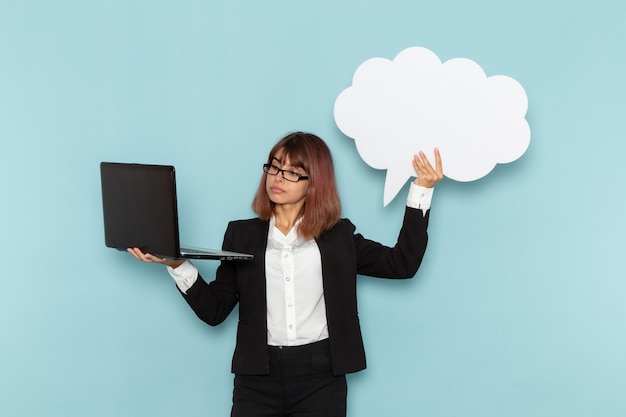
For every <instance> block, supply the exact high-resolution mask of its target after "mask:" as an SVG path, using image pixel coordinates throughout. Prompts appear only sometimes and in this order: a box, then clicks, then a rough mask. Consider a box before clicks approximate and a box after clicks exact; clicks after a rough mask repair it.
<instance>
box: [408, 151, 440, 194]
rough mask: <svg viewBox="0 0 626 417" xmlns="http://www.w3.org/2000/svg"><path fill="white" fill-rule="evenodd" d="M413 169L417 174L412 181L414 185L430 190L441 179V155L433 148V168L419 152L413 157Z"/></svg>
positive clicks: (422, 153) (423, 154)
mask: <svg viewBox="0 0 626 417" xmlns="http://www.w3.org/2000/svg"><path fill="white" fill-rule="evenodd" d="M413 169H414V170H415V173H416V174H417V179H416V180H415V181H413V183H414V184H415V185H420V186H422V187H426V188H432V187H434V186H435V184H437V183H438V182H439V181H441V179H442V178H443V166H442V165H441V154H440V153H439V149H438V148H435V168H433V166H432V165H431V164H430V161H429V160H428V158H426V154H425V153H424V152H420V153H419V154H417V155H414V156H413Z"/></svg>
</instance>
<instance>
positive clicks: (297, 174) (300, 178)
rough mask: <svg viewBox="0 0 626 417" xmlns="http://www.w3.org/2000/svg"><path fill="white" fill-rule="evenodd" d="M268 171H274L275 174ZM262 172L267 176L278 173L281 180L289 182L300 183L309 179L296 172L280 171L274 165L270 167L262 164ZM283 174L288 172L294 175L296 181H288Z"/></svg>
mask: <svg viewBox="0 0 626 417" xmlns="http://www.w3.org/2000/svg"><path fill="white" fill-rule="evenodd" d="M270 169H275V170H276V173H275V174H272V173H271V172H269V170H270ZM263 172H265V173H266V174H267V175H278V174H279V173H280V174H282V176H283V179H284V180H285V181H289V182H298V181H302V180H308V179H309V177H308V175H302V174H300V173H298V172H295V171H290V170H288V169H280V168H278V167H277V166H276V165H272V164H263ZM285 172H288V173H289V174H291V175H295V176H296V177H297V178H298V179H297V180H295V181H294V180H290V179H289V178H287V177H285Z"/></svg>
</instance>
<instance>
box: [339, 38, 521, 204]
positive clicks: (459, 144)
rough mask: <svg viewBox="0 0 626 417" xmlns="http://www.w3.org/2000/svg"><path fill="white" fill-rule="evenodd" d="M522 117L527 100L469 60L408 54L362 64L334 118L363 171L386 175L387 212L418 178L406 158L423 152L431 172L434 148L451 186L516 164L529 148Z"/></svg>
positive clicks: (514, 85)
mask: <svg viewBox="0 0 626 417" xmlns="http://www.w3.org/2000/svg"><path fill="white" fill-rule="evenodd" d="M527 109H528V99H527V97H526V92H525V91H524V88H523V87H522V86H521V85H520V84H519V83H518V82H517V81H515V80H514V79H513V78H510V77H507V76H504V75H494V76H490V77H487V76H486V75H485V72H484V71H483V70H482V68H481V67H480V66H479V65H478V64H477V63H475V62H474V61H472V60H470V59H466V58H454V59H451V60H449V61H446V62H444V63H442V62H441V60H440V59H439V58H438V57H437V55H435V53H433V52H432V51H430V50H428V49H426V48H422V47H412V48H408V49H405V50H403V51H402V52H400V53H399V54H398V55H397V56H396V57H395V58H394V59H393V61H391V60H389V59H385V58H372V59H368V60H367V61H365V62H363V63H362V64H361V65H360V66H359V67H358V68H357V70H356V72H355V73H354V77H353V79H352V86H351V87H348V88H346V89H345V90H343V91H342V92H341V94H339V96H338V97H337V99H336V101H335V110H334V112H335V122H336V123H337V126H338V127H339V129H340V130H341V131H342V132H343V133H344V134H345V135H346V136H348V137H350V138H352V139H354V140H355V142H356V147H357V150H358V152H359V155H361V158H362V159H363V160H364V161H365V163H367V164H368V165H370V166H371V167H373V168H376V169H386V170H387V177H386V181H385V192H384V204H385V205H387V204H388V203H389V202H391V200H393V198H394V197H395V196H396V194H397V193H398V192H399V191H400V189H401V188H402V187H403V186H404V184H405V183H406V182H407V180H409V179H410V178H411V177H414V176H415V172H414V171H413V167H412V165H411V158H412V157H413V155H414V154H415V153H417V152H418V151H420V150H423V151H424V152H425V153H426V155H427V156H428V158H429V160H430V161H431V162H432V163H433V165H434V153H433V150H434V148H435V147H438V148H439V150H440V151H441V156H442V160H443V168H444V175H445V176H446V177H448V178H450V179H453V180H456V181H474V180H477V179H479V178H482V177H484V176H485V175H487V174H488V173H489V172H491V170H493V168H494V167H495V166H496V164H504V163H508V162H512V161H514V160H516V159H518V158H519V157H520V156H522V154H523V153H524V152H525V151H526V149H527V148H528V145H529V143H530V128H529V126H528V122H527V121H526V119H525V117H526V111H527Z"/></svg>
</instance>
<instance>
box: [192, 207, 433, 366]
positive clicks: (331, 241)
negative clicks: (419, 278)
mask: <svg viewBox="0 0 626 417" xmlns="http://www.w3.org/2000/svg"><path fill="white" fill-rule="evenodd" d="M428 216H429V211H428V212H427V213H426V216H424V215H423V214H422V210H418V209H412V208H409V207H407V208H406V211H405V215H404V221H403V224H402V228H401V230H400V234H399V236H398V241H397V243H396V245H395V246H394V247H393V248H390V247H386V246H383V245H381V244H380V243H377V242H374V241H371V240H367V239H365V238H364V237H363V236H361V234H358V233H356V234H355V227H354V225H353V224H352V223H351V222H350V221H349V220H347V219H342V220H341V221H340V222H339V223H338V224H337V225H336V226H335V227H333V228H332V229H331V230H329V231H328V232H325V233H323V234H322V235H321V236H320V237H319V238H317V239H316V242H317V245H318V247H319V250H320V253H321V260H322V279H323V286H324V299H325V302H326V318H327V321H328V332H329V341H330V351H331V362H332V367H333V373H334V374H335V375H342V374H346V373H350V372H357V371H360V370H362V369H364V368H365V350H364V348H363V339H362V337H361V327H360V325H359V316H358V311H357V299H356V298H357V292H356V277H357V274H360V275H369V276H374V277H379V278H412V277H413V276H414V275H415V273H416V272H417V269H418V268H419V265H420V263H421V262H422V258H423V256H424V252H425V250H426V242H427V239H428V236H427V233H426V229H427V226H428ZM268 229H269V222H268V221H263V220H260V219H250V220H239V221H234V222H231V223H229V225H228V228H227V230H226V233H225V236H224V244H223V249H224V250H229V251H237V252H245V253H251V254H253V255H254V259H253V260H251V261H223V262H222V263H221V264H220V266H219V267H218V269H217V272H216V278H215V280H214V281H212V282H211V283H208V284H207V283H206V281H204V280H203V279H202V278H201V277H199V278H198V280H197V281H196V283H194V285H193V286H192V287H191V288H190V289H189V290H187V294H183V296H184V297H185V300H186V301H187V302H188V303H189V305H190V306H191V308H192V309H193V311H194V312H195V313H196V315H197V316H198V317H199V318H200V319H201V320H203V321H204V322H206V323H208V324H210V325H212V326H215V325H217V324H219V323H221V322H222V321H224V320H225V319H226V317H227V316H228V315H229V314H230V312H231V311H232V310H233V308H234V307H235V305H236V304H237V303H238V302H239V325H238V329H237V344H236V347H235V353H234V355H233V362H232V372H234V373H236V374H246V375H266V374H269V371H270V369H269V353H268V348H267V324H266V322H267V305H266V296H265V294H266V290H265V248H266V245H267V235H268Z"/></svg>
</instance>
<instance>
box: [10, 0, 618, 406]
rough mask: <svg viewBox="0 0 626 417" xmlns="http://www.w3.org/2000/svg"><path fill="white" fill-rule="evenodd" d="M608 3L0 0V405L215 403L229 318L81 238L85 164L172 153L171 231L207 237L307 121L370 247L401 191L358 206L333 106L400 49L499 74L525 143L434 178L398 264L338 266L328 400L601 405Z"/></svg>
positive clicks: (362, 197)
mask: <svg viewBox="0 0 626 417" xmlns="http://www.w3.org/2000/svg"><path fill="white" fill-rule="evenodd" d="M625 18H626V3H624V2H623V1H621V0H579V1H575V2H572V1H564V0H550V1H545V0H528V1H524V2H519V1H517V2H513V1H498V0H476V1H472V2H466V1H461V0H441V1H437V2H434V1H428V2H427V1H410V0H404V1H393V0H391V1H390V0H384V1H383V0H371V1H365V2H363V1H357V0H344V1H301V0H281V1H278V0H266V1H251V0H249V1H232V0H228V1H226V0H214V1H199V0H195V1H194V0H177V1H169V0H159V1H121V0H110V1H91V2H85V1H78V0H59V1H55V2H38V1H34V0H19V1H18V0H0V140H1V141H2V142H1V143H2V152H1V155H2V156H1V158H2V164H0V170H1V171H0V173H1V175H2V186H1V188H0V190H1V191H2V205H1V209H0V212H1V213H2V216H0V226H1V230H0V234H1V236H2V238H1V239H0V256H1V257H2V258H1V261H2V262H1V263H2V266H3V268H2V269H3V271H2V286H1V288H2V289H1V290H0V334H1V337H0V375H1V377H0V415H3V416H12V417H19V416H64V417H71V416H85V415H89V416H129V417H130V416H133V417H136V416H153V417H157V416H180V415H185V416H199V415H202V416H207V415H208V416H224V415H227V414H228V410H229V407H230V395H231V389H232V388H231V387H232V376H231V375H230V374H229V367H230V357H231V353H232V348H233V345H234V332H235V327H236V317H235V316H236V315H233V317H230V318H229V319H228V321H227V322H226V323H225V324H224V325H222V326H220V327H217V328H209V327H208V326H205V325H204V324H203V323H201V322H200V321H199V320H197V319H196V318H195V316H194V315H193V313H192V312H191V311H190V310H189V309H188V307H187V306H186V304H185V303H184V301H183V300H182V299H181V297H180V296H179V295H178V293H177V291H176V289H175V286H174V285H173V283H172V282H171V280H170V278H169V276H168V275H167V274H166V272H165V271H164V270H162V269H161V268H160V267H158V266H154V265H143V264H140V263H138V262H136V261H134V260H132V259H131V258H130V256H128V255H126V254H124V253H120V252H117V251H114V250H112V249H107V248H105V246H104V243H103V233H102V210H101V200H100V184H99V171H98V164H99V162H100V161H102V160H110V161H127V162H143V163H168V164H174V165H175V166H176V167H177V171H178V181H179V205H180V211H181V213H180V215H181V223H182V224H181V227H182V230H181V235H182V236H183V237H184V240H185V241H186V242H187V243H190V244H196V245H202V246H219V245H220V244H221V238H222V233H223V230H224V228H225V226H226V223H227V221H228V220H230V219H235V218H243V217H249V216H251V215H252V213H251V211H250V209H249V206H250V202H251V198H252V194H253V192H254V189H255V187H256V184H257V181H258V178H259V174H260V166H261V164H262V163H263V162H264V158H265V157H266V152H267V151H268V149H269V147H270V146H271V145H272V144H273V143H274V142H275V141H276V140H277V139H278V138H279V137H281V136H282V135H283V134H284V133H286V132H288V131H291V130H295V129H302V130H310V131H313V132H316V133H318V134H319V135H320V136H322V137H324V138H325V139H326V140H327V142H328V143H329V145H330V147H331V149H332V151H333V152H334V155H335V159H336V164H337V171H338V176H339V181H340V189H341V192H342V197H343V203H344V215H345V216H347V217H350V218H351V219H352V221H353V222H354V223H355V224H357V226H358V227H359V231H361V232H362V233H364V234H365V235H366V236H368V237H371V238H374V239H377V240H380V241H382V242H384V243H388V244H391V243H393V241H394V238H395V234H396V232H397V230H398V227H399V222H400V218H401V214H402V210H403V201H402V200H403V199H404V197H399V198H397V199H396V200H394V202H393V203H392V204H390V205H389V206H387V207H385V208H383V206H382V190H383V185H384V179H385V173H384V172H382V171H376V170H373V169H371V168H369V167H368V166H367V165H365V164H364V163H363V162H362V161H361V160H360V158H359V156H358V153H357V152H356V149H355V148H354V141H352V140H351V139H349V138H347V137H345V136H343V135H342V134H341V132H339V130H338V129H337V127H336V126H335V124H334V121H333V113H332V112H333V104H334V100H335V98H336V97H337V95H338V94H339V93H340V92H341V91H342V90H343V89H344V88H346V87H347V86H349V85H350V83H351V77H352V74H353V72H354V71H355V69H356V68H357V66H358V65H359V64H360V63H362V62H363V61H365V60H366V59H368V58H372V57H375V56H380V57H385V58H389V59H391V58H393V57H394V56H395V55H396V54H397V53H398V52H400V51H401V50H403V49H405V48H407V47H410V46H424V47H427V48H429V49H431V50H432V51H433V52H435V53H436V54H437V55H438V56H439V57H440V58H441V59H442V60H447V59H450V58H455V57H467V58H470V59H472V60H474V61H476V62H477V63H479V64H480V65H481V66H482V67H483V68H484V70H485V71H486V73H487V74H488V75H495V74H504V75H508V76H511V77H513V78H515V79H516V80H518V81H519V82H520V83H521V84H522V85H523V86H524V87H525V89H526V92H527V94H528V97H529V112H528V116H527V118H528V121H529V123H530V126H531V130H532V140H531V145H530V148H529V149H528V151H527V153H526V154H525V155H524V156H523V157H522V158H521V159H520V160H518V161H516V162H514V163H511V164H508V165H503V166H498V167H497V168H496V169H495V170H494V172H492V173H491V174H490V175H489V176H487V177H486V178H484V179H482V180H479V181H476V182H473V183H456V182H453V181H450V180H445V181H443V183H442V184H441V185H440V186H439V187H438V189H437V191H436V193H435V201H434V205H433V212H432V217H431V226H430V233H431V242H430V246H429V250H428V253H427V256H426V258H425V261H424V264H423V267H422V269H421V270H420V272H419V273H418V278H417V279H415V280H411V281H407V282H400V283H393V282H388V281H379V280H373V279H369V278H361V281H360V289H359V296H360V312H361V316H362V319H363V322H364V333H365V339H366V340H365V342H366V348H367V352H368V360H369V367H368V369H367V370H366V371H365V372H362V373H359V374H357V375H353V376H351V377H350V378H349V383H350V394H349V410H350V411H349V415H351V416H360V417H368V416H381V415H393V416H414V415H420V416H428V417H436V416H442V417H453V416H458V417H466V416H481V417H527V416H534V417H538V416H569V417H578V416H580V417H588V416H603V417H613V416H614V417H617V416H624V415H626V399H625V397H624V396H623V391H624V387H626V356H625V354H624V352H626V328H625V327H626V325H625V324H624V318H625V317H626V303H625V302H624V301H625V295H626V281H625V280H624V272H623V269H624V268H623V261H622V259H623V254H622V252H623V250H624V232H626V221H625V220H624V214H623V213H624V212H625V209H626V207H625V203H624V198H623V195H622V194H623V188H624V185H623V184H624V180H625V179H626V176H625V175H624V170H623V168H622V164H623V159H624V158H623V156H624V153H625V152H626V141H625V140H624V110H626V106H625V104H624V96H626V87H625V85H626V84H625V83H624V74H626V55H625V54H624V41H625V40H626V30H624V29H623V28H624V26H623V22H624V20H625ZM409 157H410V156H409ZM198 265H199V267H200V269H201V271H202V273H203V274H204V275H206V276H211V275H212V274H213V272H214V269H215V267H216V264H215V263H212V262H199V263H198Z"/></svg>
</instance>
